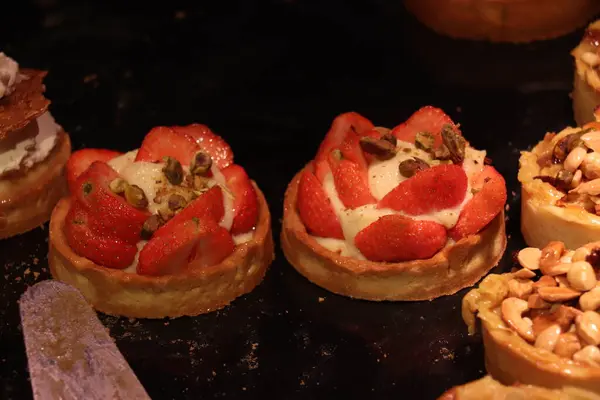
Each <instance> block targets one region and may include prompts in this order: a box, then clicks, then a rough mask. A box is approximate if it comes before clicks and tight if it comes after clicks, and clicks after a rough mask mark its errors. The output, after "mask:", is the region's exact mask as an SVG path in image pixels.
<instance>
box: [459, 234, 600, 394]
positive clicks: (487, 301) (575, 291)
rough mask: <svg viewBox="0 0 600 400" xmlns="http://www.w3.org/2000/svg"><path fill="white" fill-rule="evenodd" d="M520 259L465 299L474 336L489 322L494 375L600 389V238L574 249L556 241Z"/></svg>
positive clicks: (487, 344) (486, 334) (488, 353)
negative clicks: (507, 271) (478, 323)
mask: <svg viewBox="0 0 600 400" xmlns="http://www.w3.org/2000/svg"><path fill="white" fill-rule="evenodd" d="M516 258H517V260H518V262H519V264H520V266H521V267H522V268H517V269H515V270H514V271H513V272H511V273H506V274H502V275H496V274H492V275H489V276H487V277H486V278H485V279H484V280H483V281H482V282H481V283H480V284H479V287H478V288H477V289H473V290H471V291H470V292H469V293H468V294H467V295H466V296H465V297H464V299H463V305H462V315H463V319H464V321H465V323H466V324H467V326H468V327H469V333H471V334H472V333H474V332H475V326H476V319H477V318H478V319H479V320H481V329H482V336H483V344H484V348H485V364H486V369H487V371H488V373H489V374H490V375H492V376H493V377H494V378H495V379H497V380H499V381H500V382H502V383H504V384H513V383H516V382H520V383H524V384H531V385H538V386H542V387H547V388H562V387H565V386H573V387H579V388H582V389H586V390H591V391H593V392H595V393H600V348H599V346H600V314H599V313H598V310H599V309H600V283H599V281H598V278H597V276H598V275H597V274H598V271H600V242H593V243H588V244H586V245H584V246H581V247H578V248H573V249H572V250H570V249H568V248H567V247H566V246H565V244H564V243H563V242H559V241H552V242H550V243H548V244H547V245H546V246H545V247H543V248H537V247H528V248H525V249H522V250H521V251H520V252H519V253H518V254H517V255H516Z"/></svg>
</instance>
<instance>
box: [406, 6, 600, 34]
mask: <svg viewBox="0 0 600 400" xmlns="http://www.w3.org/2000/svg"><path fill="white" fill-rule="evenodd" d="M405 5H406V7H407V9H408V10H409V11H410V12H412V13H413V14H414V15H415V16H416V17H417V19H418V20H420V21H421V22H422V23H423V24H425V25H426V26H428V27H429V28H431V29H433V30H434V31H436V32H438V33H440V34H443V35H447V36H450V37H454V38H462V39H476V40H489V41H492V42H531V41H534V40H543V39H552V38H555V37H558V36H561V35H564V34H567V33H569V32H571V31H573V30H575V29H576V28H578V27H580V26H583V25H585V24H586V23H587V22H588V21H589V20H590V18H591V17H593V16H594V15H595V14H596V13H597V12H599V11H600V5H599V4H598V2H597V1H596V0H465V1H456V0H405Z"/></svg>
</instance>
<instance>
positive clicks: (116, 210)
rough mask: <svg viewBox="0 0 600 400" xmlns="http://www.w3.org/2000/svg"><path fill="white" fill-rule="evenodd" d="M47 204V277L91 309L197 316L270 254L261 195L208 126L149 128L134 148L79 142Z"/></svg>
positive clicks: (253, 277) (242, 289)
mask: <svg viewBox="0 0 600 400" xmlns="http://www.w3.org/2000/svg"><path fill="white" fill-rule="evenodd" d="M67 177H68V182H69V188H70V196H69V197H67V198H64V199H62V200H61V201H60V202H59V203H58V204H57V206H56V208H55V209H54V211H53V213H52V218H51V221H50V250H49V256H48V261H49V264H50V270H51V272H52V275H53V276H54V278H55V279H58V280H60V281H63V282H66V283H69V284H71V285H73V286H75V287H76V288H78V289H79V290H80V291H81V292H82V293H83V295H84V296H85V298H86V299H87V300H88V301H89V302H90V303H91V304H92V305H93V306H94V307H95V308H96V309H97V310H99V311H102V312H104V313H107V314H112V315H122V316H127V317H139V318H162V317H179V316H183V315H198V314H201V313H206V312H210V311H213V310H216V309H219V308H221V307H224V306H226V305H227V304H228V303H230V302H231V301H232V300H234V299H235V298H236V297H238V296H240V295H242V294H245V293H248V292H250V291H251V290H252V289H253V288H254V287H255V286H257V285H258V284H259V283H260V282H261V281H262V279H263V276H264V274H265V272H266V269H267V267H268V265H269V264H270V263H271V261H272V260H273V240H272V234H271V222H270V214H269V210H268V207H267V204H266V201H265V199H264V197H263V195H262V193H261V191H260V190H259V189H258V187H257V186H256V184H255V183H254V182H252V181H251V180H250V179H249V177H248V175H247V174H246V172H245V171H244V169H243V168H242V167H241V166H239V165H237V164H234V163H233V153H232V151H231V148H230V147H229V145H228V144H227V143H226V142H225V141H224V140H223V139H222V138H221V137H219V136H217V135H215V134H214V133H213V132H211V131H210V129H208V128H207V127H206V126H204V125H199V124H194V125H189V126H174V127H157V128H153V129H152V130H151V131H150V132H149V133H148V134H147V135H146V137H145V138H144V141H143V142H142V145H141V146H140V148H139V149H138V150H133V151H130V152H128V153H125V154H120V153H117V152H114V151H110V150H103V149H83V150H79V151H77V152H75V153H73V155H72V156H71V158H70V159H69V161H68V163H67Z"/></svg>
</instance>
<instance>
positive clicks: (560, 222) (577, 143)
mask: <svg viewBox="0 0 600 400" xmlns="http://www.w3.org/2000/svg"><path fill="white" fill-rule="evenodd" d="M519 164H520V166H519V181H520V182H521V231H522V233H523V236H524V238H525V242H526V243H527V244H528V245H529V246H533V247H544V246H545V245H546V244H547V243H548V242H550V241H551V240H560V241H563V242H564V243H565V244H566V245H567V247H569V248H576V247H579V246H583V245H584V244H586V243H588V242H590V241H597V240H600V215H599V214H600V122H590V123H588V124H586V125H584V126H583V127H580V128H570V127H569V128H565V129H564V130H562V131H561V132H559V133H557V134H555V133H547V134H546V136H545V137H544V140H542V141H541V142H539V143H538V144H537V145H536V146H535V147H534V148H533V149H532V150H531V151H523V152H522V153H521V158H520V159H519Z"/></svg>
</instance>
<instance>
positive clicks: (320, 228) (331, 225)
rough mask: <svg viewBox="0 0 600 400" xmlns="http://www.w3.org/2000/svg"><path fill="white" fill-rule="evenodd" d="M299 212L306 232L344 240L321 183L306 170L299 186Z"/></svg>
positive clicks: (338, 222)
mask: <svg viewBox="0 0 600 400" xmlns="http://www.w3.org/2000/svg"><path fill="white" fill-rule="evenodd" d="M297 202H298V212H299V214H300V218H301V219H302V222H303V223H304V225H305V226H306V230H307V231H308V232H309V233H311V234H312V235H315V236H321V237H330V238H335V239H344V233H343V232H342V226H341V225H340V221H339V220H338V217H337V215H335V212H334V211H333V207H332V206H331V201H330V200H329V198H328V197H327V194H326V193H325V190H323V186H321V182H319V180H318V179H317V177H316V176H315V175H314V174H313V173H312V172H311V171H310V170H309V169H306V170H304V172H303V173H302V176H301V177H300V183H299V185H298V200H297Z"/></svg>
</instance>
